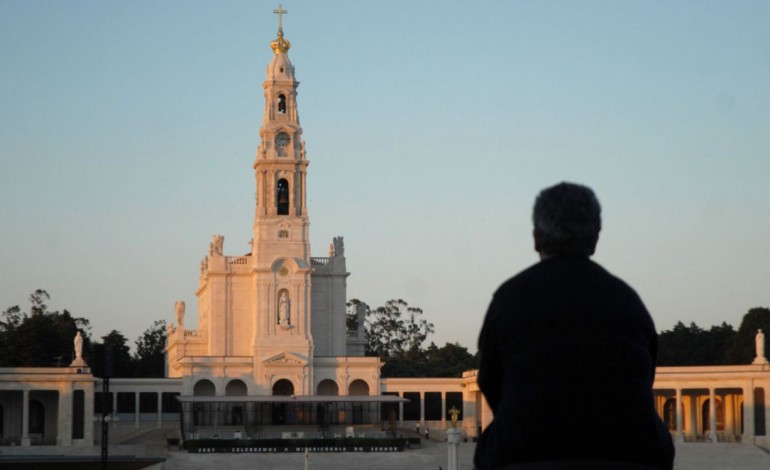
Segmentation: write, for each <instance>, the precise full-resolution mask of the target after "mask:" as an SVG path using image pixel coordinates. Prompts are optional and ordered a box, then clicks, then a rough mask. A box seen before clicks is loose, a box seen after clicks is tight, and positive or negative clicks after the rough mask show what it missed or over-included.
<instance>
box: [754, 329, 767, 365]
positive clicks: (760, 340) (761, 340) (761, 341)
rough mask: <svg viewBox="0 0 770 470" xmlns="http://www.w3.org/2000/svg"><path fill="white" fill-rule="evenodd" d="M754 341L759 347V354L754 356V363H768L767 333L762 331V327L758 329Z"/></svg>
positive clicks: (757, 347)
mask: <svg viewBox="0 0 770 470" xmlns="http://www.w3.org/2000/svg"><path fill="white" fill-rule="evenodd" d="M754 343H755V346H756V349H757V356H756V357H755V358H754V362H753V364H767V363H768V361H767V358H766V357H765V334H764V333H762V329H759V330H757V335H756V336H755V337H754Z"/></svg>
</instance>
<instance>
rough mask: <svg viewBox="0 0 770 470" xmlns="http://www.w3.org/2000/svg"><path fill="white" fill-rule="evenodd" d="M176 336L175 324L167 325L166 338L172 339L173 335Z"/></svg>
mask: <svg viewBox="0 0 770 470" xmlns="http://www.w3.org/2000/svg"><path fill="white" fill-rule="evenodd" d="M173 334H174V324H173V323H169V324H168V325H166V338H171V335H173Z"/></svg>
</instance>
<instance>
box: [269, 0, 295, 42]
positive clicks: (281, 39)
mask: <svg viewBox="0 0 770 470" xmlns="http://www.w3.org/2000/svg"><path fill="white" fill-rule="evenodd" d="M288 12H289V11H288V10H284V9H283V6H282V5H281V4H280V3H279V4H278V9H277V10H273V13H275V14H276V15H278V37H277V38H275V40H273V42H271V43H270V47H272V48H273V52H275V53H276V54H281V53H284V52H286V51H288V50H289V48H290V47H291V43H290V42H289V41H288V40H286V39H284V37H283V15H284V14H286V13H288Z"/></svg>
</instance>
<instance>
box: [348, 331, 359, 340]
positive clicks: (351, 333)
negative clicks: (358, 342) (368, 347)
mask: <svg viewBox="0 0 770 470" xmlns="http://www.w3.org/2000/svg"><path fill="white" fill-rule="evenodd" d="M347 333H348V338H358V330H348V332H347Z"/></svg>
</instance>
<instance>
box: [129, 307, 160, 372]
mask: <svg viewBox="0 0 770 470" xmlns="http://www.w3.org/2000/svg"><path fill="white" fill-rule="evenodd" d="M165 352H166V322H165V321H164V320H156V321H155V322H154V323H153V324H152V326H151V327H150V328H147V329H146V330H145V331H144V333H143V334H142V336H140V337H139V339H138V340H136V352H135V353H134V363H135V370H134V373H135V374H136V376H137V377H163V376H164V375H165V370H166V356H165Z"/></svg>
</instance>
